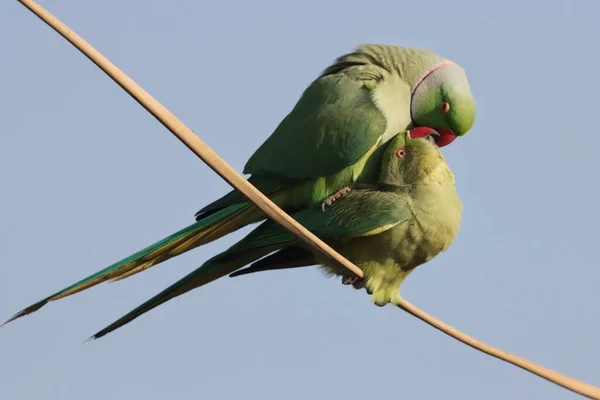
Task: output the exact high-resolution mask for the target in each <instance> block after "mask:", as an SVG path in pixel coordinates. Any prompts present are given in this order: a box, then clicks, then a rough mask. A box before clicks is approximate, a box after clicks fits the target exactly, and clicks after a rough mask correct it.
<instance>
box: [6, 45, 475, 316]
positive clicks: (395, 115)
mask: <svg viewBox="0 0 600 400" xmlns="http://www.w3.org/2000/svg"><path fill="white" fill-rule="evenodd" d="M475 109H476V107H475V100H474V97H473V95H472V93H471V90H470V87H469V83H468V80H467V77H466V74H465V72H464V70H463V69H462V68H461V67H460V66H458V65H457V64H455V63H453V62H451V61H449V60H447V59H445V58H443V57H440V56H438V55H436V54H435V53H433V52H431V51H428V50H418V49H411V48H405V47H395V46H385V45H362V46H359V47H358V48H357V49H356V50H355V51H354V52H352V53H350V54H347V55H344V56H342V57H339V58H338V59H337V60H336V61H335V62H334V63H333V64H332V65H330V66H329V67H327V68H326V69H325V71H324V72H323V73H322V74H321V75H320V76H319V77H318V78H317V79H316V80H315V81H314V82H313V83H312V84H311V85H310V86H309V87H308V88H307V89H306V90H305V91H304V93H303V95H302V97H301V98H300V100H299V101H298V103H297V104H296V106H295V107H294V108H293V109H292V111H291V112H290V114H289V115H288V116H287V117H286V118H285V119H284V120H283V121H282V122H281V123H280V124H279V126H278V127H277V128H276V130H275V131H274V132H273V134H272V135H271V136H270V137H269V138H268V139H267V140H266V141H265V142H264V143H263V145H262V146H260V147H259V149H258V150H257V151H256V152H255V153H254V154H253V155H252V156H251V158H250V159H249V161H248V162H247V164H246V166H245V169H244V173H247V174H251V176H250V177H249V179H248V180H249V181H250V182H251V183H252V184H253V185H255V186H256V187H257V188H258V189H259V190H260V191H262V192H263V193H264V194H265V195H267V196H268V197H269V198H270V199H271V200H273V201H274V202H275V203H276V204H277V205H278V206H280V207H281V208H283V209H284V210H285V211H286V212H294V211H295V210H299V209H301V208H302V207H306V206H308V205H312V204H315V203H317V204H319V203H320V204H322V209H323V210H325V207H326V206H328V205H330V204H331V203H332V202H333V201H335V199H337V198H339V197H341V196H342V195H344V194H345V193H347V192H348V191H349V190H350V189H352V188H357V187H361V186H364V185H368V184H371V183H374V182H376V181H377V174H378V169H379V166H380V161H381V154H382V152H383V149H384V148H385V147H384V146H383V145H384V144H386V143H387V142H388V141H389V139H390V138H391V137H392V136H393V135H394V134H395V133H397V132H401V131H405V130H407V129H412V131H414V132H416V131H417V130H418V129H417V130H415V129H414V128H418V127H431V128H433V129H435V130H436V131H437V132H438V133H439V135H438V136H436V143H437V145H438V146H444V145H447V144H449V143H450V142H452V140H454V138H456V137H457V136H462V135H465V134H466V133H467V132H468V131H469V130H470V129H471V127H472V125H473V123H474V120H475V114H476V113H475ZM263 219H265V215H264V213H262V211H260V210H259V209H258V208H257V207H256V206H254V205H253V204H252V203H251V202H249V201H248V200H247V199H246V197H245V196H243V195H242V194H241V193H239V192H237V191H235V190H234V191H232V192H230V193H228V194H227V195H225V196H223V197H222V198H220V199H218V200H216V201H214V202H213V203H211V204H209V205H208V206H206V207H204V208H203V209H202V210H200V211H199V212H198V213H197V214H196V220H197V222H196V223H194V224H192V225H190V226H188V227H186V228H184V229H182V230H181V231H179V232H176V233H174V234H172V235H171V236H168V237H166V238H164V239H162V240H160V241H159V242H157V243H154V244H152V245H150V246H148V247H146V248H144V249H142V250H140V251H138V252H137V253H135V254H133V255H131V256H129V257H127V258H125V259H123V260H120V261H119V262H117V263H115V264H113V265H111V266H109V267H107V268H105V269H103V270H101V271H99V272H97V273H95V274H93V275H91V276H88V277H86V278H84V279H82V280H81V281H79V282H77V283H76V284H74V285H71V286H69V287H67V288H65V289H64V290H61V291H59V292H57V293H55V294H53V295H51V296H49V297H47V298H46V299H44V300H42V301H40V302H38V303H35V304H33V305H32V306H30V307H28V308H26V309H24V310H23V311H21V312H20V313H18V314H16V315H15V316H14V317H13V318H11V319H10V320H9V321H12V320H14V319H16V318H19V317H21V316H23V315H26V314H29V313H31V312H33V311H36V310H38V309H39V308H41V307H42V306H44V305H45V304H47V303H48V302H50V301H53V300H57V299H60V298H62V297H66V296H69V295H72V294H74V293H77V292H80V291H81V290H84V289H87V288H90V287H92V286H95V285H97V284H99V283H101V282H105V281H116V280H120V279H124V278H127V277H129V276H131V275H134V274H136V273H138V272H141V271H143V270H145V269H147V268H150V267H152V266H154V265H157V264H159V263H161V262H163V261H165V260H168V259H169V258H171V257H174V256H177V255H179V254H182V253H184V252H186V251H189V250H191V249H193V248H195V247H198V246H200V245H203V244H206V243H209V242H211V241H213V240H215V239H218V238H220V237H222V236H224V235H226V234H229V233H231V232H233V231H235V230H237V229H239V228H241V227H243V226H246V225H248V224H250V223H253V222H257V221H260V220H263Z"/></svg>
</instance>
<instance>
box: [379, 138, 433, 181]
mask: <svg viewBox="0 0 600 400" xmlns="http://www.w3.org/2000/svg"><path fill="white" fill-rule="evenodd" d="M439 139H440V134H439V133H438V132H436V131H435V130H434V129H432V128H428V127H417V128H414V129H411V130H407V131H405V132H402V133H398V134H397V135H396V136H395V137H393V138H392V139H390V141H389V143H388V145H387V147H386V150H385V153H384V155H383V158H382V163H381V174H380V176H379V183H381V184H384V185H389V186H403V185H411V184H414V183H417V182H420V181H421V180H423V179H424V178H426V177H427V176H428V175H429V174H430V173H431V172H432V171H434V170H435V169H437V167H439V166H440V165H443V164H445V160H444V157H443V156H442V153H441V152H440V149H439V147H438V145H437V143H436V141H437V140H439Z"/></svg>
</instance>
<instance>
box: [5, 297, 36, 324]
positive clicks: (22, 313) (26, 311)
mask: <svg viewBox="0 0 600 400" xmlns="http://www.w3.org/2000/svg"><path fill="white" fill-rule="evenodd" d="M47 303H48V301H46V300H42V301H40V302H38V303H35V304H32V305H30V306H29V307H27V308H26V309H24V310H21V311H19V312H18V313H16V314H15V315H13V316H12V317H10V318H9V319H8V320H6V321H4V323H2V325H0V328H2V327H3V326H4V325H7V324H9V323H10V322H13V321H14V320H16V319H19V318H21V317H24V316H25V315H27V314H31V313H33V312H36V311H37V310H39V309H40V308H42V307H44V306H45V305H46V304H47Z"/></svg>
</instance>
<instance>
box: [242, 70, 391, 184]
mask: <svg viewBox="0 0 600 400" xmlns="http://www.w3.org/2000/svg"><path fill="white" fill-rule="evenodd" d="M371 68H372V66H371ZM379 79H381V76H380V75H378V74H377V73H375V72H374V71H372V70H371V69H369V66H363V65H359V66H357V65H351V66H349V67H348V68H346V69H344V70H341V71H335V73H334V74H332V75H325V76H321V77H320V78H318V79H317V80H315V81H314V82H313V83H312V84H311V85H310V86H309V87H308V88H307V89H306V90H305V91H304V93H303V95H302V97H301V98H300V100H299V101H298V103H297V104H296V106H295V107H294V109H293V110H292V111H291V112H290V113H289V114H288V115H287V116H286V118H285V119H284V120H283V121H281V123H280V124H279V126H278V127H277V129H275V131H274V132H273V134H272V135H271V136H270V137H269V138H268V139H267V140H266V141H265V142H264V143H263V144H262V145H261V146H260V147H259V148H258V150H256V152H255V153H254V154H253V155H252V157H250V159H249V160H248V162H247V163H246V166H245V167H244V173H246V174H253V175H254V174H264V173H269V172H271V173H275V174H277V175H280V176H282V177H286V178H293V179H317V178H320V177H324V176H330V175H333V174H335V173H338V172H340V171H342V170H343V169H344V168H347V167H349V166H351V165H353V164H355V163H356V162H357V161H358V160H359V159H360V158H361V157H363V156H364V155H365V154H367V152H368V151H369V150H370V149H371V148H373V147H374V146H375V145H376V144H377V143H378V141H379V140H380V139H381V137H382V136H383V133H384V131H385V128H386V120H385V118H384V116H383V115H382V114H381V112H380V111H379V110H378V109H377V107H376V106H375V103H374V102H373V100H372V99H371V94H372V93H371V88H373V87H375V85H376V83H377V81H378V80H379Z"/></svg>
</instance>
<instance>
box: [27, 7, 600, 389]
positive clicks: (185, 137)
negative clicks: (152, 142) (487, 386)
mask: <svg viewBox="0 0 600 400" xmlns="http://www.w3.org/2000/svg"><path fill="white" fill-rule="evenodd" d="M18 1H19V2H20V3H21V4H23V5H24V6H25V7H27V8H28V9H29V10H30V11H32V12H33V13H34V14H35V15H37V16H38V17H39V18H40V19H41V20H42V21H44V22H45V23H46V24H48V25H49V26H50V27H51V28H52V29H54V30H55V31H56V32H58V33H59V34H60V35H61V36H62V37H64V38H65V39H66V40H67V41H69V42H70V43H71V44H72V45H73V46H75V47H76V48H77V49H78V50H79V51H81V52H82V53H83V54H84V55H85V56H86V57H87V58H89V59H90V60H91V61H92V62H93V63H94V64H96V65H97V66H98V67H99V68H100V69H102V70H103V71H104V72H105V73H106V74H107V75H108V76H109V77H110V78H111V79H112V80H114V81H115V82H116V83H117V84H118V85H119V86H121V88H123V89H124V90H125V91H126V92H127V93H129V95H130V96H131V97H133V98H134V99H135V100H136V101H137V102H138V103H139V104H140V105H141V106H142V107H144V108H145V109H146V110H147V111H148V112H149V113H150V114H152V115H153V116H154V117H155V118H156V119H157V120H158V121H159V122H160V123H161V124H163V125H164V126H165V128H167V129H168V130H169V131H170V132H171V133H173V134H174V135H175V136H176V137H177V138H178V139H179V140H180V141H181V142H182V143H183V144H184V145H186V146H187V147H188V148H189V149H190V150H191V151H192V152H193V153H194V154H196V155H197V156H198V157H199V158H200V159H201V160H202V161H204V162H205V163H206V164H207V165H208V166H209V167H210V168H211V169H212V170H213V171H215V172H216V173H217V174H218V175H219V176H220V177H221V178H223V179H224V180H225V181H226V182H227V183H229V184H230V185H231V186H232V187H234V188H235V189H237V190H239V191H240V192H242V193H243V194H244V195H245V196H246V197H248V199H249V200H251V201H252V202H253V203H254V204H256V206H257V207H259V208H260V209H261V210H262V211H263V212H264V213H265V214H267V215H268V216H269V217H270V218H272V219H273V220H275V221H277V222H278V223H279V224H281V225H282V226H283V227H284V228H285V229H287V230H288V231H290V232H291V233H292V234H294V235H295V236H296V237H298V238H299V239H300V240H302V241H303V242H304V243H306V244H307V245H308V246H310V247H311V248H312V249H313V251H316V252H318V253H321V254H323V255H324V256H325V257H327V258H328V259H329V260H330V261H332V262H333V263H335V265H337V266H339V267H341V268H345V269H347V270H348V271H349V272H351V273H352V274H353V275H355V276H358V277H362V275H363V274H362V271H361V270H360V268H358V267H357V266H356V265H354V264H352V263H351V262H350V261H348V260H347V259H346V258H344V257H343V256H342V255H340V254H339V253H337V252H336V251H335V250H333V249H332V248H331V247H329V246H328V245H327V244H326V243H324V242H323V241H322V240H320V239H319V238H318V237H316V236H315V235H314V234H312V233H311V232H309V231H308V230H307V229H306V228H304V227H303V226H302V225H300V224H299V223H298V222H296V221H295V220H294V219H293V218H291V217H290V216H289V215H288V214H286V213H285V212H284V211H283V210H281V209H280V208H279V207H277V206H276V205H275V204H274V203H273V202H272V201H271V200H269V199H268V198H267V197H266V196H265V195H263V194H262V193H261V192H260V191H259V190H258V189H256V188H255V187H254V186H253V185H252V184H251V183H249V182H248V181H247V180H246V179H245V178H244V177H243V176H242V175H240V174H239V173H238V172H237V171H235V170H234V169H233V168H232V167H231V166H230V165H229V164H227V162H225V160H223V159H222V158H221V157H219V155H218V154H217V153H215V152H214V151H213V150H212V149H211V148H210V147H208V146H207V145H206V144H205V143H204V142H203V141H202V140H200V138H199V137H198V136H196V135H195V134H194V132H192V131H191V130H190V129H189V128H188V127H186V126H185V125H184V124H183V122H181V121H180V120H179V119H178V118H177V117H175V115H173V114H172V113H171V112H170V111H169V110H168V109H167V108H166V107H164V106H163V105H162V104H160V103H159V102H158V101H157V100H156V99H154V98H153V97H152V96H151V95H150V94H149V93H148V92H146V91H145V90H144V89H142V88H141V87H140V86H139V85H138V84H137V83H135V82H134V81H133V80H132V79H131V78H129V77H128V76H127V75H126V74H125V73H123V72H122V71H121V70H120V69H119V68H117V67H116V66H115V65H114V64H112V63H111V62H110V61H109V60H108V59H106V58H105V57H104V56H103V55H102V54H100V53H99V52H98V51H97V50H96V49H94V48H93V47H92V46H91V45H90V44H89V43H87V42H86V41H85V40H83V39H82V38H81V37H80V36H79V35H77V34H76V33H75V32H73V31H72V30H71V29H69V27H68V26H66V25H65V24H64V23H62V22H61V21H60V20H58V19H57V18H56V17H54V16H53V15H52V14H50V13H49V12H48V11H46V10H45V9H44V8H42V7H41V6H40V5H39V4H37V3H36V2H34V1H32V0H18ZM396 306H397V307H398V308H401V309H402V310H404V311H406V312H408V313H409V314H411V315H413V316H414V317H416V318H418V319H420V320H422V321H423V322H425V323H427V324H429V325H431V326H433V327H434V328H436V329H437V330H439V331H441V332H443V333H445V334H446V335H448V336H450V337H452V338H454V339H456V340H458V341H460V342H462V343H464V344H466V345H467V346H470V347H472V348H474V349H476V350H479V351H481V352H483V353H485V354H488V355H491V356H493V357H496V358H498V359H500V360H503V361H506V362H508V363H510V364H513V365H515V366H517V367H520V368H522V369H524V370H526V371H528V372H531V373H533V374H535V375H538V376H540V377H541V378H544V379H546V380H548V381H550V382H553V383H555V384H557V385H559V386H562V387H564V388H565V389H568V390H571V391H573V392H575V393H579V394H581V395H583V396H585V397H588V398H591V399H595V400H600V388H598V387H596V386H592V385H589V384H587V383H585V382H581V381H578V380H576V379H573V378H570V377H568V376H566V375H563V374H560V373H558V372H555V371H552V370H551V369H548V368H546V367H543V366H541V365H538V364H536V363H534V362H531V361H529V360H526V359H524V358H522V357H518V356H515V355H513V354H510V353H507V352H505V351H503V350H500V349H497V348H495V347H493V346H490V345H488V344H485V343H483V342H481V341H479V340H477V339H474V338H472V337H470V336H468V335H466V334H464V333H462V332H460V331H459V330H457V329H455V328H453V327H451V326H449V325H447V324H445V323H444V322H442V321H440V320H438V319H436V318H435V317H433V316H431V315H429V314H427V313H426V312H424V311H422V310H420V309H419V308H417V307H415V306H414V305H412V304H411V303H409V302H408V301H406V300H404V299H400V301H399V302H398V303H396Z"/></svg>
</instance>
